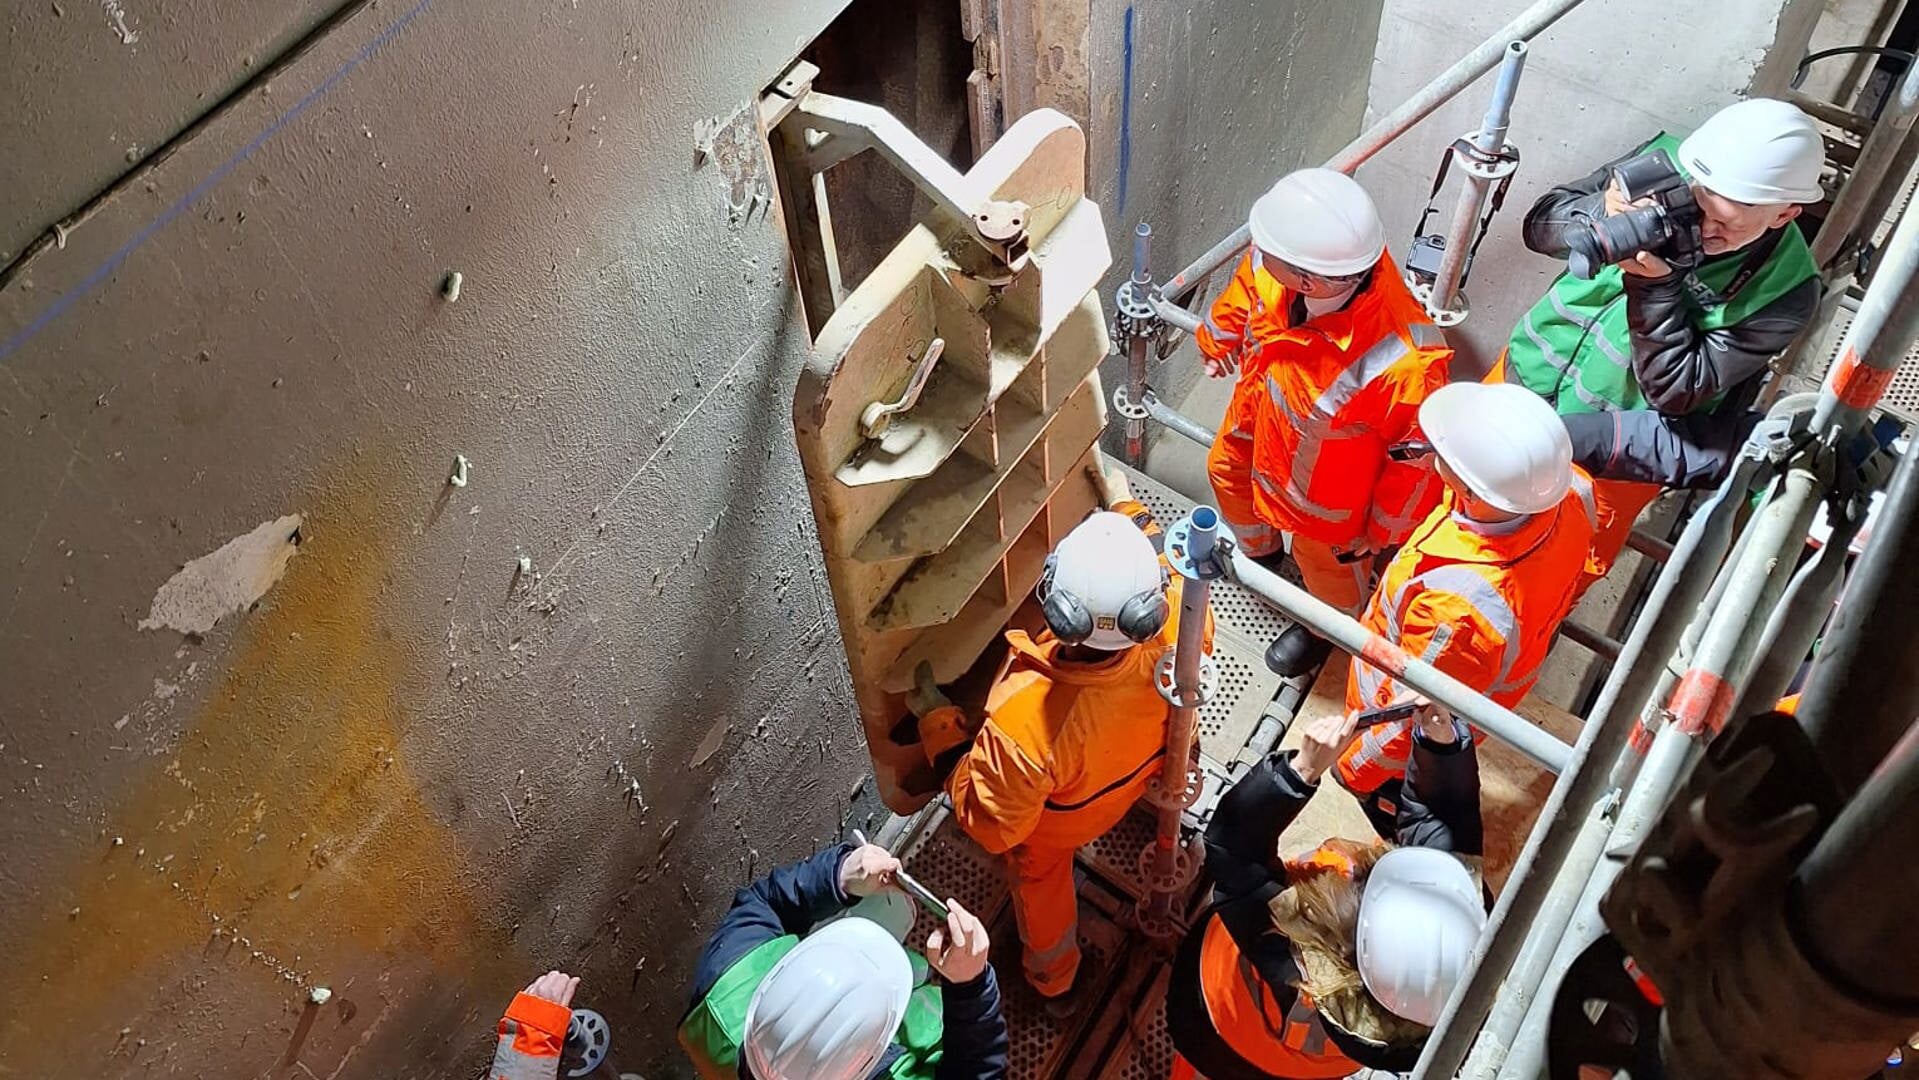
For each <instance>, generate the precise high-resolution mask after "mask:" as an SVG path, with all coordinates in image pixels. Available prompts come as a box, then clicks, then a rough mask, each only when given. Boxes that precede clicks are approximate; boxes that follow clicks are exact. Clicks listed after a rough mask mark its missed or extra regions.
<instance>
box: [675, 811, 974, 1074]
mask: <svg viewBox="0 0 1919 1080" xmlns="http://www.w3.org/2000/svg"><path fill="white" fill-rule="evenodd" d="M852 850H853V845H851V844H839V845H836V846H834V847H831V848H828V849H827V850H825V851H822V852H820V853H819V854H817V855H815V856H813V857H812V858H810V859H804V860H802V861H800V862H797V863H793V864H791V865H788V866H782V867H780V868H778V869H776V870H774V871H773V872H772V873H770V874H768V875H767V876H765V877H763V878H761V879H760V880H758V881H756V882H754V883H753V884H751V885H748V886H747V887H746V888H744V889H741V890H740V891H739V892H737V893H734V894H733V906H732V908H730V909H728V911H727V913H726V916H725V917H724V918H722V919H721V920H720V928H719V929H718V930H715V931H714V932H713V936H712V937H711V938H708V939H707V942H706V947H705V948H703V949H701V950H700V959H699V962H698V963H697V964H696V965H695V967H694V972H693V997H692V1000H691V1001H690V1002H688V1004H687V1009H686V1011H687V1012H692V1011H693V1006H695V1005H698V1004H699V1003H700V1001H701V999H703V998H705V997H706V995H707V993H708V992H710V991H711V990H712V989H713V986H714V984H716V983H718V982H719V981H720V976H722V975H724V974H726V970H727V969H728V968H730V967H732V966H733V965H734V964H736V963H739V961H740V960H741V959H742V958H743V957H745V956H746V954H747V953H750V952H752V951H753V950H754V949H757V948H759V947H760V946H761V945H764V944H766V943H767V942H769V941H772V940H773V939H774V938H778V937H784V936H785V935H787V934H798V935H802V936H803V935H805V933H806V932H807V931H808V930H811V929H812V928H813V926H814V924H816V923H819V922H822V921H824V920H825V919H827V918H829V917H831V916H834V915H837V914H839V913H840V912H842V911H844V910H846V909H847V908H849V907H851V906H852V905H853V904H854V903H856V902H857V900H856V898H854V897H850V896H847V895H846V894H844V893H842V892H840V863H841V862H842V861H843V860H844V859H845V858H846V856H847V853H849V852H851V851H852ZM940 1004H941V1013H942V1015H943V1016H944V1022H945V1032H944V1034H943V1035H942V1036H941V1039H940V1049H941V1051H942V1053H941V1055H940V1063H939V1066H938V1068H937V1071H936V1072H935V1075H936V1076H937V1077H938V1078H939V1080H1000V1078H1002V1077H1004V1076H1005V1075H1006V1056H1007V1052H1008V1042H1007V1036H1006V1019H1005V1018H1004V1017H1003V1016H1001V1015H1000V998H999V983H998V982H997V981H995V979H994V976H993V968H992V966H991V965H988V966H987V968H986V971H985V972H984V973H983V974H981V975H980V977H979V978H977V979H974V980H973V981H972V982H968V983H959V984H953V983H948V984H946V986H945V987H944V988H943V989H942V990H941V992H940ZM899 1053H900V1051H899V1047H897V1046H895V1047H894V1048H893V1049H892V1050H891V1051H890V1052H888V1053H887V1055H886V1056H885V1057H883V1058H881V1059H880V1063H879V1065H878V1067H877V1068H876V1070H875V1071H874V1073H873V1075H874V1076H876V1077H879V1076H884V1075H886V1070H887V1069H888V1068H890V1067H891V1066H892V1064H893V1062H894V1060H895V1059H897V1058H898V1057H899ZM740 1075H741V1076H743V1077H750V1076H751V1073H749V1072H748V1071H747V1068H746V1061H745V1059H744V1057H742V1059H741V1061H740Z"/></svg>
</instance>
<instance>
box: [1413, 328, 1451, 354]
mask: <svg viewBox="0 0 1919 1080" xmlns="http://www.w3.org/2000/svg"><path fill="white" fill-rule="evenodd" d="M1407 329H1408V330H1410V331H1411V332H1412V335H1413V344H1414V345H1417V346H1419V347H1420V348H1422V349H1443V348H1445V347H1446V332H1445V331H1443V330H1441V329H1440V328H1439V327H1437V326H1434V325H1433V324H1432V323H1427V322H1422V323H1414V324H1412V325H1411V326H1410V327H1407Z"/></svg>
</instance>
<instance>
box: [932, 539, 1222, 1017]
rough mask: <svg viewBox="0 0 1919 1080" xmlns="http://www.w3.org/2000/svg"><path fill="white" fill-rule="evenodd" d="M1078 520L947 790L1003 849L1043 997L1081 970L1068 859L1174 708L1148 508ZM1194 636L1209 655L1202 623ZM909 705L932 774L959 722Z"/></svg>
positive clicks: (1116, 810) (1168, 626) (1116, 807)
mask: <svg viewBox="0 0 1919 1080" xmlns="http://www.w3.org/2000/svg"><path fill="white" fill-rule="evenodd" d="M1118 505H1119V506H1120V507H1121V508H1123V509H1126V510H1128V511H1129V512H1130V513H1131V514H1132V515H1133V518H1131V519H1129V517H1128V515H1127V514H1124V513H1115V512H1113V511H1110V510H1109V511H1100V512H1098V513H1095V514H1093V515H1092V516H1090V517H1088V518H1087V519H1086V520H1085V521H1084V522H1082V523H1080V525H1079V526H1078V527H1077V528H1075V529H1074V530H1073V531H1072V532H1071V533H1069V534H1067V536H1066V538H1065V539H1063V540H1061V541H1060V543H1059V546H1058V548H1056V549H1055V550H1054V551H1053V553H1052V554H1051V555H1049V556H1048V557H1047V560H1046V566H1045V569H1044V570H1043V571H1042V573H1041V577H1040V582H1039V587H1038V589H1037V590H1036V593H1037V596H1038V598H1039V601H1040V607H1041V611H1042V613H1043V614H1044V616H1045V620H1046V626H1047V630H1046V632H1044V633H1042V634H1041V635H1040V636H1039V637H1038V638H1037V639H1034V638H1032V637H1029V636H1028V635H1027V634H1026V633H1025V632H1024V631H1021V630H1012V631H1008V632H1007V635H1006V641H1007V644H1008V645H1010V646H1011V648H1012V653H1011V656H1010V657H1009V658H1008V660H1007V664H1006V666H1005V668H1004V669H1002V671H1001V672H1000V675H999V678H998V679H997V680H996V681H995V683H994V685H993V688H992V689H991V691H990V692H989V693H988V694H987V698H986V716H985V721H984V723H983V724H981V725H980V726H979V732H978V734H977V735H976V736H975V737H974V739H973V744H972V747H971V748H970V749H968V750H966V751H965V752H964V755H963V756H961V757H960V759H959V761H958V764H957V765H956V766H955V767H954V768H953V771H952V774H951V775H950V776H949V777H948V778H947V781H946V790H947V792H948V794H950V795H951V796H952V800H953V816H954V818H955V820H957V821H958V822H959V824H960V827H961V828H962V829H964V830H965V831H966V834H967V835H968V836H970V837H972V838H973V840H974V841H975V842H976V843H978V844H979V845H980V846H981V847H983V848H985V849H986V850H987V851H990V852H993V853H994V854H1002V853H1003V854H1005V855H1006V862H1007V868H1008V870H1009V876H1010V878H1011V885H1012V897H1013V913H1014V915H1015V916H1016V917H1017V919H1018V923H1019V936H1020V942H1021V944H1022V945H1023V946H1024V968H1025V972H1026V979H1027V981H1028V982H1029V983H1031V984H1032V985H1033V988H1034V989H1035V990H1037V991H1039V993H1040V994H1041V995H1043V996H1045V997H1048V998H1056V997H1059V996H1061V995H1063V994H1065V993H1066V992H1067V991H1069V990H1071V989H1072V986H1073V979H1074V976H1075V975H1076V974H1077V972H1078V970H1079V961H1080V950H1079V935H1078V922H1079V919H1078V915H1079V910H1078V902H1077V900H1076V898H1075V896H1074V890H1073V853H1074V852H1076V851H1077V850H1079V848H1080V847H1082V846H1084V845H1086V844H1089V843H1091V842H1092V841H1093V840H1095V839H1097V838H1098V837H1100V836H1101V835H1103V834H1104V833H1105V832H1106V831H1107V830H1109V829H1111V828H1112V827H1113V826H1114V825H1117V824H1118V823H1119V820H1120V819H1121V818H1123V817H1125V816H1126V812H1127V810H1129V809H1130V808H1131V807H1132V805H1133V803H1134V802H1135V801H1137V800H1138V799H1139V797H1140V796H1141V795H1142V794H1144V793H1145V791H1146V788H1147V785H1148V784H1149V783H1150V782H1151V781H1152V780H1153V778H1154V777H1156V776H1158V775H1159V770H1160V764H1161V761H1162V759H1163V758H1164V757H1165V753H1166V720H1167V717H1168V716H1169V715H1170V713H1171V706H1170V705H1168V704H1167V702H1166V699H1165V698H1163V697H1161V696H1160V693H1159V687H1158V684H1157V682H1156V680H1155V676H1154V671H1155V669H1156V668H1157V667H1158V665H1159V662H1160V659H1161V658H1162V657H1163V656H1165V655H1166V652H1167V650H1168V649H1169V648H1170V647H1171V646H1172V645H1173V644H1174V642H1175V640H1176V639H1177V636H1178V621H1179V620H1178V619H1177V618H1176V617H1175V614H1176V613H1177V612H1178V610H1179V596H1180V588H1179V583H1178V580H1177V579H1173V580H1172V582H1171V584H1170V585H1169V583H1168V573H1167V571H1166V568H1165V566H1164V564H1163V563H1162V561H1161V559H1160V557H1159V554H1158V552H1157V551H1156V550H1155V544H1154V541H1153V540H1152V539H1149V536H1148V533H1149V532H1150V533H1151V534H1153V535H1155V536H1157V535H1158V533H1159V529H1158V526H1157V524H1155V523H1153V522H1152V520H1151V516H1150V515H1149V514H1148V513H1147V512H1146V510H1145V508H1144V507H1142V506H1140V505H1139V504H1137V503H1121V504H1118ZM1206 629H1207V632H1206V634H1205V635H1204V638H1205V642H1206V648H1207V649H1209V650H1210V649H1211V647H1212V627H1211V625H1210V624H1209V625H1208V626H1207V628H1206ZM913 707H914V709H915V711H916V712H918V713H919V714H920V715H921V716H922V717H923V720H922V723H921V731H922V733H923V737H924V738H925V742H926V745H927V752H928V754H929V756H932V757H934V758H935V763H936V766H937V765H938V764H941V763H943V761H941V760H940V759H941V758H942V756H943V754H944V752H945V751H946V750H948V749H950V748H952V747H953V746H954V745H955V740H954V739H952V738H943V737H939V736H926V735H925V733H927V732H935V731H948V732H950V731H955V730H959V729H961V728H965V727H970V726H971V725H967V724H965V723H964V722H963V721H962V720H960V718H959V717H958V716H957V715H956V714H958V713H959V711H960V710H959V709H958V708H957V707H955V706H953V705H952V704H951V703H950V702H946V701H945V700H944V698H943V697H940V696H939V695H938V694H937V693H936V692H933V691H929V690H928V689H925V688H922V689H921V690H920V691H919V692H918V693H916V695H915V700H914V701H913Z"/></svg>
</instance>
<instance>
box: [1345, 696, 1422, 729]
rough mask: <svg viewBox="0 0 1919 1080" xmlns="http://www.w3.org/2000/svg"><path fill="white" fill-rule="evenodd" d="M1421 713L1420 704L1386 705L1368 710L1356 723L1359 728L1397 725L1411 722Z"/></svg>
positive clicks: (1407, 702) (1412, 702) (1413, 702)
mask: <svg viewBox="0 0 1919 1080" xmlns="http://www.w3.org/2000/svg"><path fill="white" fill-rule="evenodd" d="M1418 712H1419V702H1417V701H1402V702H1400V703H1399V704H1397V705H1386V706H1382V707H1381V708H1377V709H1367V710H1366V711H1365V712H1363V713H1360V714H1359V717H1358V719H1357V720H1355V721H1354V724H1355V727H1357V728H1369V727H1377V726H1378V725H1380V724H1396V723H1398V722H1400V721H1401V720H1411V719H1412V718H1413V717H1414V716H1415V715H1417V714H1418Z"/></svg>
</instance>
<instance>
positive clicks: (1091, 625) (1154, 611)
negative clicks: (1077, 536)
mask: <svg viewBox="0 0 1919 1080" xmlns="http://www.w3.org/2000/svg"><path fill="white" fill-rule="evenodd" d="M1058 570H1059V556H1058V555H1057V554H1052V555H1048V556H1046V565H1045V567H1044V568H1043V569H1042V570H1041V571H1040V575H1039V586H1038V588H1037V589H1035V592H1036V593H1037V594H1038V596H1039V607H1040V613H1041V614H1042V615H1043V616H1045V618H1046V627H1047V629H1049V630H1051V631H1052V632H1053V636H1054V637H1056V638H1058V639H1060V640H1061V641H1064V642H1066V643H1067V644H1068V645H1078V644H1080V643H1082V642H1084V641H1085V640H1086V639H1087V638H1089V637H1091V636H1092V635H1093V631H1094V630H1096V629H1102V627H1101V626H1100V625H1099V623H1100V620H1101V619H1107V620H1110V622H1109V623H1108V626H1109V627H1110V628H1112V629H1116V630H1118V631H1119V632H1120V633H1121V634H1123V635H1125V637H1126V639H1127V640H1129V641H1133V642H1146V641H1151V640H1152V639H1153V638H1154V637H1155V636H1157V635H1158V634H1159V632H1160V630H1161V628H1163V627H1164V626H1165V625H1166V617H1167V615H1168V614H1169V613H1170V609H1169V607H1168V605H1167V603H1166V583H1167V574H1166V568H1165V567H1164V566H1162V567H1160V573H1159V587H1158V588H1155V589H1148V590H1146V591H1145V592H1141V593H1134V594H1133V595H1132V596H1130V597H1128V598H1127V599H1126V602H1125V603H1123V604H1121V605H1120V609H1119V612H1118V614H1116V615H1106V616H1096V615H1094V614H1093V613H1092V612H1091V611H1090V610H1088V609H1087V607H1086V604H1085V602H1084V601H1082V600H1081V599H1080V598H1079V597H1078V596H1076V595H1074V594H1073V593H1072V592H1070V591H1068V590H1066V589H1062V588H1058V587H1057V586H1055V584H1054V581H1053V579H1054V576H1055V574H1056V573H1057V572H1058Z"/></svg>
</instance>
